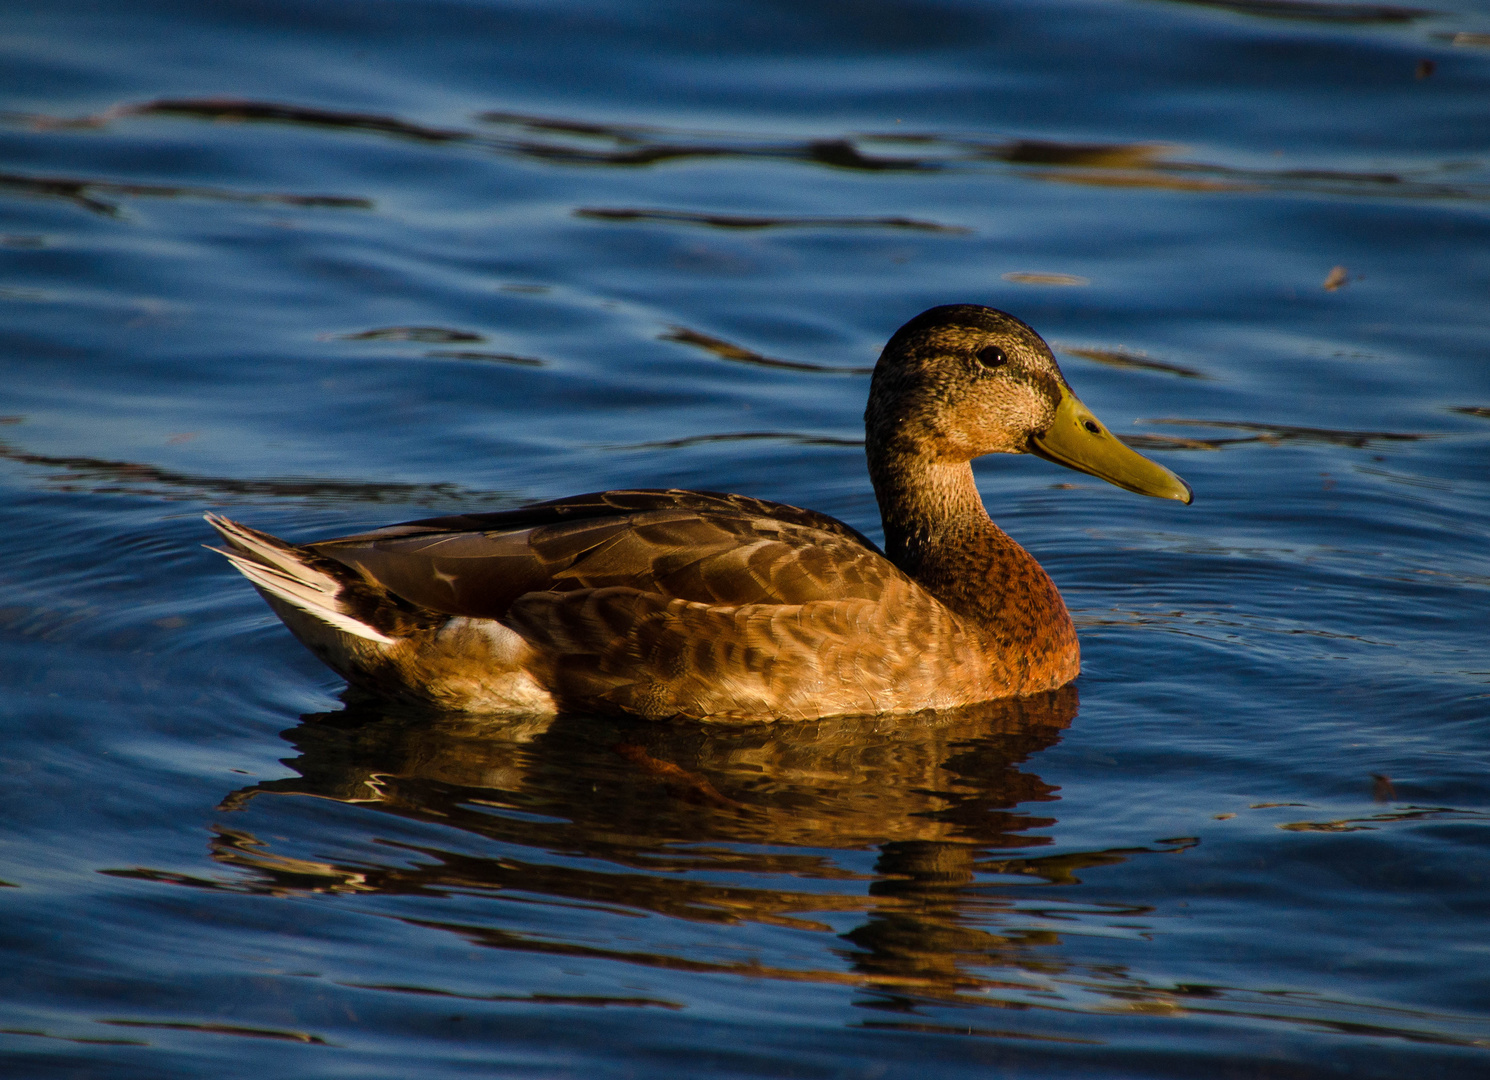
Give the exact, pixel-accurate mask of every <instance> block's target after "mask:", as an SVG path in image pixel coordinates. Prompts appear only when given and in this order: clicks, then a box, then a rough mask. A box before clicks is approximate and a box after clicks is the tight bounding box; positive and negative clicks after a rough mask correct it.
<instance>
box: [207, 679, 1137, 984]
mask: <svg viewBox="0 0 1490 1080" xmlns="http://www.w3.org/2000/svg"><path fill="white" fill-rule="evenodd" d="M1076 709H1077V696H1076V692H1075V690H1074V689H1073V688H1070V687H1067V688H1065V689H1062V690H1060V691H1056V692H1054V693H1050V694H1046V695H1043V696H1040V697H1037V698H1029V699H1023V700H1018V701H1005V702H992V703H988V704H984V705H981V706H977V707H974V708H969V709H963V710H959V711H956V712H948V713H938V714H924V715H919V716H914V717H908V718H907V717H899V718H882V717H874V718H862V717H861V718H837V719H827V720H819V721H816V722H811V723H794V724H791V725H785V724H781V725H757V726H746V727H741V726H729V727H713V726H706V725H699V724H677V725H669V724H646V723H639V722H631V721H624V720H609V719H602V718H596V717H585V716H564V717H559V718H546V719H533V720H516V721H502V722H496V721H492V720H478V719H473V718H458V717H450V716H432V715H430V714H428V713H420V714H417V715H416V714H409V713H400V712H397V711H394V710H392V709H390V708H389V707H387V706H383V705H377V704H371V703H361V702H352V703H350V704H349V707H348V708H347V709H346V710H344V711H342V712H336V713H328V714H319V715H311V716H306V717H305V718H304V720H303V722H302V723H301V725H300V726H299V727H297V728H295V729H294V730H293V731H290V732H288V733H287V735H286V737H287V738H288V739H289V741H290V742H292V743H293V744H294V745H295V746H296V747H297V748H298V749H299V751H300V757H298V758H295V759H292V760H290V761H288V764H289V765H291V767H293V768H294V769H295V770H296V771H297V772H298V773H299V774H300V775H299V776H298V777H293V778H287V779H281V780H274V781H270V782H267V783H263V784H259V785H256V786H254V787H251V788H247V789H244V790H242V791H239V792H236V793H235V794H233V795H232V796H230V797H229V798H228V799H227V800H226V801H225V803H224V806H223V808H224V809H228V810H233V809H242V808H245V807H247V806H248V805H249V800H251V799H253V798H254V797H255V796H260V795H264V794H266V793H279V794H296V795H313V796H319V797H322V798H329V799H335V800H338V801H342V802H349V803H358V804H363V805H366V806H368V807H371V808H376V809H378V810H380V811H383V812H387V813H392V814H397V815H400V816H403V817H407V818H413V819H417V820H421V821H426V822H437V823H439V824H440V825H441V826H444V827H453V828H456V829H460V830H464V831H465V832H467V833H468V834H475V835H477V836H479V837H481V838H482V839H483V841H484V842H488V843H494V844H495V845H496V850H495V851H494V852H493V853H492V854H487V855H473V854H471V850H472V846H471V845H470V844H469V843H461V844H459V845H452V847H459V848H461V849H462V850H447V849H444V848H441V847H438V846H433V845H431V846H418V847H414V846H409V845H404V844H394V845H392V846H393V847H394V848H395V849H396V852H397V857H396V858H390V859H389V860H388V864H387V865H383V866H378V865H370V864H369V863H368V862H366V861H365V860H364V861H359V862H358V864H357V865H356V866H355V867H353V866H351V865H338V864H331V863H318V862H311V861H308V860H304V859H295V858H290V857H287V856H281V855H279V854H276V853H275V852H274V851H273V850H272V849H271V848H270V847H268V846H267V845H265V844H264V843H262V842H261V841H259V840H258V839H256V838H255V837H254V836H253V835H252V834H251V833H248V832H245V831H240V830H236V829H219V830H218V834H217V838H216V840H215V841H214V844H213V850H214V855H215V857H216V858H217V859H219V860H220V861H222V862H224V863H228V864H231V865H234V866H236V867H239V868H241V869H245V870H249V871H251V873H252V877H253V879H254V881H253V884H252V885H250V886H249V887H250V888H254V889H255V890H256V891H268V892H276V893H285V892H296V891H304V890H314V891H333V892H355V893H384V894H387V893H398V894H405V895H407V894H418V895H424V896H442V895H449V894H451V893H452V892H459V893H460V894H462V895H464V896H469V895H471V894H472V893H473V892H478V893H480V892H485V893H489V894H493V895H495V894H498V893H500V894H501V895H504V896H506V897H508V898H512V899H518V898H522V899H526V900H536V901H538V902H540V903H545V902H546V903H550V904H559V905H564V906H566V907H574V906H575V905H578V906H580V908H581V909H583V910H586V911H589V912H591V913H593V914H594V915H596V916H599V915H601V914H603V913H611V914H614V913H621V914H637V913H655V914H659V915H666V916H671V917H675V918H682V919H687V920H691V921H696V922H698V921H702V922H713V923H718V924H729V923H741V922H749V923H756V924H768V925H773V926H780V927H792V928H796V929H804V930H814V931H820V932H831V931H832V930H834V929H837V930H838V931H839V933H838V934H837V936H836V937H834V938H830V939H829V941H831V942H834V944H833V945H832V946H831V948H830V949H828V950H826V951H827V953H828V954H829V955H823V951H822V950H821V947H820V946H819V947H818V951H819V955H818V956H817V957H816V960H815V962H813V963H811V964H810V966H809V967H808V968H806V969H804V968H799V967H785V966H782V967H767V966H763V965H762V964H761V963H759V962H758V961H755V960H752V961H750V962H748V963H745V964H739V963H730V962H719V961H718V960H716V959H704V958H695V957H689V956H686V955H679V954H678V953H677V952H676V951H675V950H669V949H667V948H665V947H664V946H662V945H661V944H660V943H659V944H658V947H657V948H656V949H651V948H648V947H645V946H644V947H643V948H642V949H640V950H638V949H636V948H631V949H627V950H625V951H614V952H612V951H611V950H609V949H607V948H604V947H597V945H596V943H595V936H594V934H593V933H584V934H576V935H575V939H574V940H573V941H572V942H569V943H566V942H564V941H562V940H555V937H554V935H553V934H552V933H546V934H545V936H544V937H543V938H542V939H541V940H540V939H538V938H537V937H530V936H528V935H526V934H525V933H523V932H522V930H521V928H520V927H517V928H514V927H511V926H506V927H504V928H500V929H499V928H497V927H496V926H495V925H492V923H490V922H486V921H485V920H478V922H481V923H482V925H476V924H473V923H462V924H456V923H450V922H443V921H438V922H437V921H430V922H423V921H422V920H421V923H422V924H423V925H427V926H440V927H442V928H444V929H448V930H451V931H455V932H458V933H460V934H462V935H464V936H466V937H467V938H469V939H470V940H472V941H476V942H480V943H482V944H486V945H490V946H494V947H499V948H516V949H522V950H527V951H541V952H556V953H564V954H568V955H575V956H590V957H605V958H611V959H619V960H624V961H626V962H629V963H639V964H642V965H644V966H652V967H666V968H670V969H673V970H679V969H681V970H699V971H718V972H734V971H739V972H742V973H749V974H755V975H761V976H765V977H776V978H788V979H793V980H803V979H807V980H813V981H818V980H827V981H832V982H843V983H851V984H857V985H860V986H863V987H865V988H866V989H870V988H872V989H875V990H877V991H879V992H881V993H885V994H888V995H891V997H890V998H886V999H885V1000H884V1001H882V1002H881V1004H882V1005H889V1006H891V1007H893V1004H892V1001H893V995H894V994H896V993H899V992H913V993H915V994H918V995H926V994H933V995H946V994H958V993H960V992H962V991H965V990H966V989H968V988H969V987H980V988H983V989H984V990H987V989H988V988H990V987H994V986H1000V985H1003V986H1007V985H1010V984H1008V983H1007V982H999V981H996V980H993V979H990V978H989V973H988V971H987V968H988V967H989V966H990V965H994V966H999V967H1007V966H1008V965H1013V966H1015V967H1017V968H1019V969H1021V970H1024V971H1026V972H1034V971H1044V970H1047V968H1048V966H1049V964H1050V963H1052V962H1056V961H1055V958H1054V957H1051V956H1045V957H1043V958H1042V957H1041V956H1040V955H1036V954H1040V953H1048V952H1049V950H1048V948H1042V947H1044V946H1048V945H1050V944H1052V943H1053V942H1054V941H1055V940H1056V939H1055V936H1054V935H1053V934H1052V933H1050V932H1049V931H1046V930H1043V929H1029V928H1028V924H1029V923H1030V922H1040V921H1041V920H1040V919H1039V918H1037V917H1028V916H1030V913H1029V912H1028V911H1022V912H1020V914H1021V915H1023V916H1026V917H1025V918H1022V919H1021V920H1020V921H1022V922H1023V923H1024V924H1025V928H1024V929H1007V930H1001V929H1000V924H1001V923H1002V922H1004V921H1005V919H1004V918H1003V916H1007V915H1009V914H1010V913H1011V910H1012V909H1013V908H1014V907H1015V906H1016V902H1015V901H1012V900H1010V899H1008V898H1007V897H1004V896H1000V895H997V892H998V888H997V879H996V878H991V877H990V873H992V874H997V875H1007V874H1013V875H1023V878H1022V879H1021V880H1025V881H1028V882H1029V883H1031V884H1034V883H1036V882H1038V881H1042V880H1043V881H1059V880H1070V879H1071V873H1072V871H1073V870H1074V869H1076V868H1079V867H1080V866H1081V865H1089V864H1101V863H1106V862H1112V861H1115V860H1117V859H1120V858H1122V857H1123V854H1125V853H1113V852H1097V853H1090V854H1087V855H1084V856H1083V855H1069V854H1067V855H1058V856H1053V857H1048V858H1041V857H1040V856H1039V855H1038V854H1035V853H1032V852H1030V851H1029V850H1028V849H1031V848H1038V847H1040V846H1042V845H1045V844H1049V843H1050V842H1051V838H1050V836H1049V835H1047V834H1045V833H1043V832H1041V831H1040V830H1045V829H1048V828H1049V827H1050V826H1052V825H1053V824H1055V819H1054V818H1053V817H1050V816H1048V815H1046V814H1044V813H1037V812H1032V811H1033V810H1034V809H1035V808H1038V809H1039V810H1045V809H1047V808H1049V807H1050V805H1051V804H1052V803H1054V802H1055V801H1056V800H1057V799H1058V796H1057V794H1056V789H1055V788H1054V787H1052V786H1051V785H1050V784H1047V783H1045V782H1044V781H1043V780H1041V779H1040V777H1039V776H1037V775H1035V774H1034V773H1032V772H1029V771H1026V770H1025V769H1024V768H1023V767H1022V766H1024V765H1025V763H1026V762H1027V761H1028V760H1029V759H1030V758H1031V757H1032V756H1033V755H1034V754H1037V753H1039V752H1040V751H1042V750H1044V749H1046V748H1048V747H1050V746H1052V745H1054V744H1055V743H1056V742H1058V741H1059V739H1060V738H1061V732H1062V731H1063V730H1064V729H1065V728H1066V727H1067V726H1068V725H1069V724H1070V722H1071V720H1072V718H1073V717H1074V716H1075V714H1076ZM382 843H384V844H390V843H391V842H390V841H387V840H384V841H382ZM1047 863H1049V865H1048V866H1047V865H1046V864H1047ZM991 883H992V886H993V891H990V885H991ZM1008 891H1009V890H1008V889H1004V890H1003V892H1005V893H1007V892H1008ZM845 916H847V921H846V923H845ZM825 919H831V920H833V924H832V925H830V924H829V923H828V922H825V921H823V920H825ZM856 920H857V925H853V923H854V922H855V921H856ZM495 921H496V920H492V922H495ZM845 925H848V926H849V927H850V928H849V929H847V930H846V931H845V930H844V926H845ZM561 937H562V935H561ZM581 938H584V939H585V943H584V944H581V941H580V939H581ZM835 956H836V957H837V959H834V957H835ZM845 964H846V965H847V967H846V968H845ZM1057 966H1059V965H1058V963H1057ZM979 969H982V970H981V971H980V970H979Z"/></svg>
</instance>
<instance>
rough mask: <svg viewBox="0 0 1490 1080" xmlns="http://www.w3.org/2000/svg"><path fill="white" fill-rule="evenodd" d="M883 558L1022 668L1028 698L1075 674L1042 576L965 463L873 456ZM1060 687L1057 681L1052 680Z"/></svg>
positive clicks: (1058, 608) (1055, 601)
mask: <svg viewBox="0 0 1490 1080" xmlns="http://www.w3.org/2000/svg"><path fill="white" fill-rule="evenodd" d="M869 474H870V477H871V479H872V480H873V481H874V491H875V495H876V496H877V497H878V499H879V505H880V515H881V518H882V519H883V522H884V527H885V553H886V554H887V555H888V556H889V557H890V561H892V562H893V563H895V565H896V566H898V567H900V569H901V570H903V571H905V572H906V573H907V574H909V575H910V576H911V577H913V578H915V579H916V581H917V582H919V583H920V584H921V586H922V587H923V588H925V589H926V590H927V591H928V592H930V593H931V594H932V595H933V596H935V597H936V598H937V599H938V600H940V601H941V602H942V603H944V604H945V605H947V607H949V608H951V609H952V610H953V611H955V612H957V614H959V615H961V616H962V617H963V618H965V619H967V620H969V621H970V622H971V623H972V624H973V625H974V626H975V627H976V628H977V630H978V631H979V633H980V634H981V635H982V637H983V638H984V640H985V641H986V642H987V645H988V647H989V648H990V650H991V651H992V652H993V653H995V654H998V655H999V656H1001V657H1002V658H1003V659H1004V660H1005V661H1006V662H1008V663H1010V664H1012V665H1013V666H1014V667H1016V668H1019V669H1021V670H1022V671H1023V680H1024V681H1025V682H1026V685H1027V687H1028V692H1033V691H1034V690H1037V689H1044V688H1045V687H1044V686H1042V685H1039V684H1041V683H1043V682H1045V681H1046V680H1047V679H1049V680H1052V682H1051V685H1060V684H1061V683H1063V682H1066V681H1069V680H1070V679H1071V678H1074V677H1075V674H1076V668H1077V666H1078V664H1079V654H1078V652H1077V646H1076V631H1075V628H1074V627H1073V626H1072V625H1071V617H1070V615H1069V614H1067V612H1066V605H1065V603H1064V602H1063V601H1062V600H1061V595H1060V593H1059V592H1057V591H1056V587H1055V584H1054V583H1053V582H1052V581H1051V580H1050V577H1049V575H1047V574H1046V573H1045V571H1044V570H1043V569H1041V567H1040V564H1039V563H1038V562H1036V561H1035V559H1034V557H1033V556H1031V555H1030V554H1029V552H1027V551H1025V550H1024V548H1022V547H1020V546H1019V545H1018V544H1016V543H1015V542H1014V541H1013V540H1011V539H1010V538H1009V536H1008V535H1007V534H1006V533H1005V532H1004V531H1003V530H1002V529H1000V528H999V527H998V526H997V525H995V524H994V523H993V521H992V519H990V518H989V516H988V511H986V510H985V509H984V508H983V500H982V498H981V497H980V496H979V495H978V488H977V485H976V484H975V483H974V482H973V468H972V465H971V464H970V463H968V462H965V461H963V462H936V461H928V460H927V459H926V458H924V457H921V456H918V455H916V454H914V453H901V454H897V453H894V452H892V451H885V450H878V451H871V452H870V455H869ZM1054 680H1058V681H1054Z"/></svg>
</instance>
